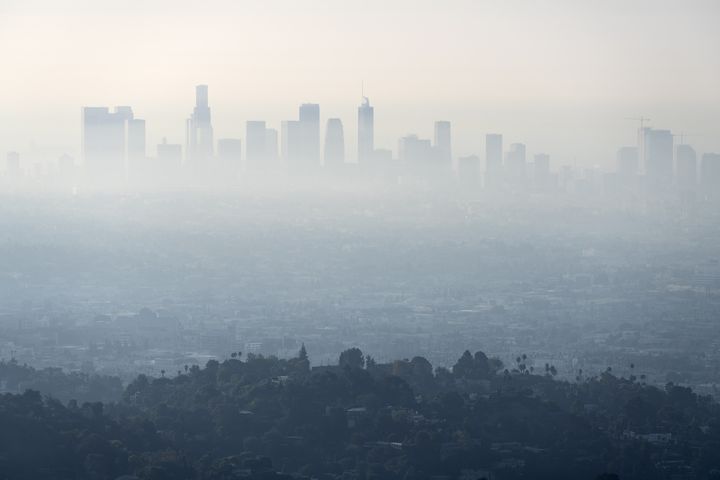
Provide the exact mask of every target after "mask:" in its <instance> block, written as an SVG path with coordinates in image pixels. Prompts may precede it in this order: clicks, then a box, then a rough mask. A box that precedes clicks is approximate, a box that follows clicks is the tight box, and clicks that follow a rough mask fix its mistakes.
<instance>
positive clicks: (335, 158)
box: [325, 118, 345, 169]
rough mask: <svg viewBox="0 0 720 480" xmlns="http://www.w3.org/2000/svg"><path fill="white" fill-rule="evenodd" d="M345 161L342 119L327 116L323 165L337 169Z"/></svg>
mask: <svg viewBox="0 0 720 480" xmlns="http://www.w3.org/2000/svg"><path fill="white" fill-rule="evenodd" d="M343 163H345V135H344V132H343V124H342V120H340V119H339V118H329V119H328V121H327V126H326V127H325V167H326V168H329V169H337V168H340V167H341V166H342V164H343Z"/></svg>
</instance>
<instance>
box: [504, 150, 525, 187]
mask: <svg viewBox="0 0 720 480" xmlns="http://www.w3.org/2000/svg"><path fill="white" fill-rule="evenodd" d="M525 163H526V160H525V145H524V144H522V143H513V144H511V145H510V150H509V151H508V152H507V155H506V156H505V174H506V176H507V179H508V182H509V183H511V184H513V185H518V186H519V185H523V184H524V183H525Z"/></svg>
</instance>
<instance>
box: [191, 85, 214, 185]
mask: <svg viewBox="0 0 720 480" xmlns="http://www.w3.org/2000/svg"><path fill="white" fill-rule="evenodd" d="M208 105H209V104H208V87H207V85H198V86H196V87H195V108H194V109H193V112H192V114H191V115H190V118H189V119H188V120H187V123H186V136H187V142H186V145H185V155H186V156H187V158H186V160H187V162H188V164H189V165H190V167H191V171H192V173H193V174H199V173H202V172H203V171H204V170H205V169H207V163H209V162H210V160H211V158H212V156H213V143H214V140H213V128H212V121H211V115H210V107H209V106H208ZM205 171H206V170H205Z"/></svg>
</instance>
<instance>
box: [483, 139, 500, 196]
mask: <svg viewBox="0 0 720 480" xmlns="http://www.w3.org/2000/svg"><path fill="white" fill-rule="evenodd" d="M502 168H503V137H502V135H498V134H495V133H489V134H487V135H485V186H486V187H488V188H496V187H498V186H499V185H500V183H501V181H502Z"/></svg>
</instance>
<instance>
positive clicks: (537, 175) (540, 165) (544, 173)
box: [533, 153, 550, 191]
mask: <svg viewBox="0 0 720 480" xmlns="http://www.w3.org/2000/svg"><path fill="white" fill-rule="evenodd" d="M533 179H534V183H535V188H536V189H537V190H540V191H547V190H549V189H550V156H549V155H547V154H545V153H538V154H537V155H535V165H534V169H533Z"/></svg>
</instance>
